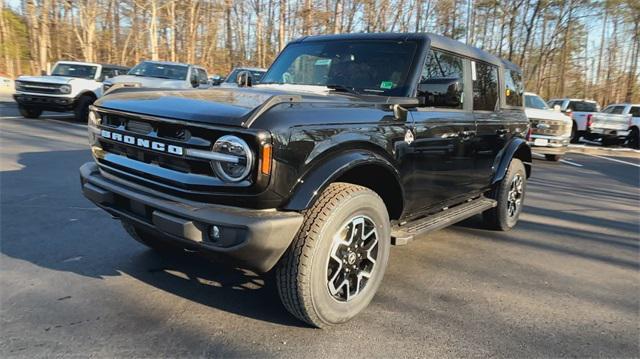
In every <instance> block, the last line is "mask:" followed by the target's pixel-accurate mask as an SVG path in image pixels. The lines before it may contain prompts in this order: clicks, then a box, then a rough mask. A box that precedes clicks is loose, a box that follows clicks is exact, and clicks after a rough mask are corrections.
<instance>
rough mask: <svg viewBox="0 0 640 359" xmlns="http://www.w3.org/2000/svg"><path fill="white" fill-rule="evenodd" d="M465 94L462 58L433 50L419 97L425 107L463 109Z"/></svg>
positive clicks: (420, 87)
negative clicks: (422, 99)
mask: <svg viewBox="0 0 640 359" xmlns="http://www.w3.org/2000/svg"><path fill="white" fill-rule="evenodd" d="M463 93H464V62H463V60H462V58H460V57H458V56H455V55H452V54H448V53H445V52H441V51H437V50H435V51H434V50H431V51H430V52H429V58H428V59H427V61H426V63H425V65H424V68H423V69H422V76H421V77H420V84H419V86H418V97H421V98H424V101H425V105H426V106H431V107H444V108H456V109H461V108H462V103H463Z"/></svg>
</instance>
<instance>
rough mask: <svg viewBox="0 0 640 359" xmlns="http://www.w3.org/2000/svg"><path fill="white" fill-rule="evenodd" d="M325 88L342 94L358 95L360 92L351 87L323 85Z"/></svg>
mask: <svg viewBox="0 0 640 359" xmlns="http://www.w3.org/2000/svg"><path fill="white" fill-rule="evenodd" d="M325 86H326V87H327V88H330V89H332V90H334V91H342V92H348V93H350V94H353V95H360V92H358V91H356V90H355V89H354V88H353V87H347V86H344V85H325Z"/></svg>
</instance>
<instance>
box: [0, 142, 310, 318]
mask: <svg viewBox="0 0 640 359" xmlns="http://www.w3.org/2000/svg"><path fill="white" fill-rule="evenodd" d="M89 160H90V155H89V152H88V151H87V150H76V151H50V152H37V153H23V154H21V155H20V157H19V159H18V164H17V167H21V168H20V169H18V170H5V171H2V172H0V186H1V187H0V204H1V208H0V211H1V213H2V217H1V223H2V226H0V252H1V253H2V254H3V255H5V256H8V257H11V258H14V259H18V260H22V261H26V262H28V263H31V264H33V265H35V266H38V267H42V268H46V269H50V270H54V271H64V272H72V273H75V274H78V275H81V276H87V277H91V278H100V279H106V278H108V277H118V276H121V275H122V274H126V275H129V276H131V277H133V278H136V279H137V280H139V281H141V282H144V283H146V284H148V285H151V286H153V287H155V288H158V289H161V290H163V291H165V292H168V293H171V294H174V295H176V296H179V297H182V298H184V299H187V300H191V301H194V302H197V303H200V304H203V305H205V306H208V307H211V308H215V309H219V310H223V311H228V312H232V313H235V314H238V315H242V316H246V317H250V318H254V319H257V320H262V321H267V322H273V323H278V324H283V325H288V326H302V324H301V323H300V322H298V321H296V320H294V319H293V317H291V316H290V315H289V313H288V312H287V311H286V309H285V308H284V307H283V306H282V304H281V303H280V301H279V298H278V293H277V289H276V288H275V282H274V281H273V280H271V278H269V275H258V274H255V273H252V272H250V271H245V270H241V269H236V268H230V267H228V266H224V265H221V264H217V263H213V262H212V261H210V260H208V259H205V258H201V257H199V256H196V255H194V254H187V253H184V252H178V253H176V254H175V255H161V254H158V253H155V252H153V251H152V250H150V249H147V248H146V247H144V246H142V245H141V244H139V243H137V242H135V241H134V240H133V239H131V238H130V237H129V236H128V235H127V234H126V232H125V231H124V230H123V229H122V228H121V226H120V223H119V221H117V220H114V219H112V218H111V216H110V215H108V214H107V213H106V212H104V211H102V210H100V209H98V208H96V207H95V206H94V205H93V204H92V203H91V202H89V201H88V200H86V199H85V198H84V197H83V196H82V194H81V191H80V182H79V175H78V168H79V166H80V165H81V164H82V163H84V162H86V161H89ZM14 168H16V167H15V166H14ZM43 168H45V169H46V172H43V170H42V169H43Z"/></svg>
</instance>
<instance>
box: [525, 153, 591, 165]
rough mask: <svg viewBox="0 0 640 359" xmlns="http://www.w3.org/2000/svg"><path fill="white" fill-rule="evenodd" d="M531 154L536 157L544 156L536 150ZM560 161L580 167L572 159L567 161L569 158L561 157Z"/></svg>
mask: <svg viewBox="0 0 640 359" xmlns="http://www.w3.org/2000/svg"><path fill="white" fill-rule="evenodd" d="M532 155H534V156H536V157H538V158H545V156H544V155H543V154H540V153H537V152H533V153H532ZM560 162H562V163H564V164H567V165H571V166H575V167H582V165H581V164H579V163H576V162H573V161H569V160H565V159H561V160H560Z"/></svg>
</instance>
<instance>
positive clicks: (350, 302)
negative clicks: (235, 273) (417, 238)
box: [276, 183, 391, 327]
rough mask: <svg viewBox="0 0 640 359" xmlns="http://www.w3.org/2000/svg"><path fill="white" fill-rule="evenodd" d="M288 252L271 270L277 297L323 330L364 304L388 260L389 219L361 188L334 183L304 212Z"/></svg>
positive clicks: (377, 200)
mask: <svg viewBox="0 0 640 359" xmlns="http://www.w3.org/2000/svg"><path fill="white" fill-rule="evenodd" d="M304 215H305V220H304V223H303V225H302V227H301V228H300V231H299V232H298V235H297V237H296V239H295V240H294V241H293V243H292V244H291V248H289V250H288V251H287V253H286V254H285V256H284V257H283V258H282V260H281V261H280V263H279V264H278V267H277V269H276V278H277V283H278V292H279V294H280V298H281V299H282V302H283V304H284V306H285V308H287V310H288V311H289V312H290V313H291V314H293V315H294V316H295V317H297V318H298V319H300V320H302V321H304V322H306V323H308V324H310V325H313V326H316V327H327V326H329V325H332V324H339V323H344V322H346V321H348V320H350V319H351V318H353V317H355V316H356V315H357V314H358V313H360V312H361V311H362V310H363V309H364V308H366V306H367V305H368V304H369V302H370V301H371V299H372V298H373V296H374V295H375V293H376V291H377V289H378V287H379V286H380V282H381V281H382V277H383V275H384V272H385V269H386V266H387V260H388V257H389V248H390V245H391V241H390V233H391V231H390V224H389V215H388V214H387V209H386V207H385V205H384V202H383V201H382V199H381V198H380V197H379V196H378V195H377V194H376V193H375V192H373V191H371V190H370V189H368V188H366V187H362V186H357V185H353V184H348V183H333V184H331V185H330V186H329V187H327V189H326V190H325V191H323V192H322V194H321V195H320V197H319V198H318V200H317V201H316V203H315V204H314V205H313V206H312V207H311V208H310V209H308V210H306V211H305V213H304Z"/></svg>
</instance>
